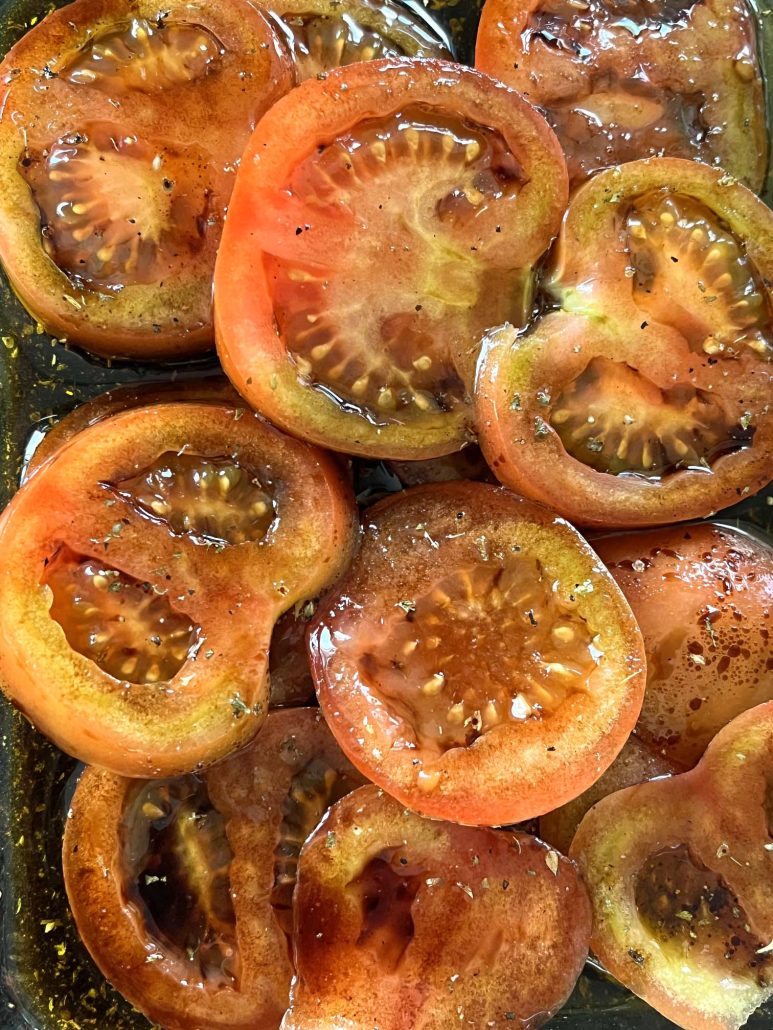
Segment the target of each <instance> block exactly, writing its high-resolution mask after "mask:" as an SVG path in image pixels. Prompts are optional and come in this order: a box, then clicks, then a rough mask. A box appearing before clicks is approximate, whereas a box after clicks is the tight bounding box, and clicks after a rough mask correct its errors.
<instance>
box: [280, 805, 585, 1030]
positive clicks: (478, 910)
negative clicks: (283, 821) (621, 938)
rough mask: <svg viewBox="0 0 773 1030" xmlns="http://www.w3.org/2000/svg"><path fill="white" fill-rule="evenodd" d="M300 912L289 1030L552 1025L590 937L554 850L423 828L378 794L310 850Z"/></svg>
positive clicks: (580, 894)
mask: <svg viewBox="0 0 773 1030" xmlns="http://www.w3.org/2000/svg"><path fill="white" fill-rule="evenodd" d="M295 906H296V918H297V920H298V922H297V928H298V931H297V939H296V963H297V967H298V976H297V980H296V982H295V984H294V987H293V996H292V1007H291V1009H290V1011H289V1012H288V1014H287V1015H286V1016H285V1019H284V1022H283V1024H282V1026H283V1027H284V1030H323V1028H329V1027H333V1026H335V1027H340V1026H346V1027H351V1028H352V1030H365V1028H368V1030H371V1028H373V1027H375V1026H378V1027H379V1030H404V1028H406V1027H412V1028H415V1030H446V1028H448V1027H450V1026H457V1025H458V1026H473V1027H506V1026H508V1025H510V1023H515V1024H516V1025H518V1026H530V1027H532V1026H533V1027H537V1026H541V1025H542V1024H543V1023H545V1022H547V1020H548V1019H549V1018H550V1016H551V1015H552V1014H553V1013H554V1012H555V1011H556V1010H557V1009H558V1008H560V1007H561V1005H562V1004H563V1003H564V1002H565V1001H566V999H567V998H568V996H569V994H570V992H571V990H572V987H573V986H574V983H575V981H576V980H577V977H578V975H579V973H580V970H581V968H582V965H583V962H584V960H585V956H586V954H587V948H588V936H589V932H590V914H589V906H588V900H587V896H586V894H585V889H584V887H583V885H582V882H581V880H580V878H579V877H578V875H577V872H576V870H575V868H574V866H573V865H572V863H571V862H569V861H567V859H565V858H564V857H563V856H561V855H558V854H557V853H556V852H555V851H552V850H551V849H550V848H548V847H547V846H546V845H545V844H543V843H542V842H541V841H538V840H536V838H534V837H529V836H528V835H526V834H523V833H505V832H501V831H497V830H488V829H481V828H479V827H474V828H471V827H463V826H457V825H454V824H452V823H447V822H435V821H430V820H428V819H422V818H421V817H420V816H417V815H413V814H412V813H410V812H408V811H406V810H405V809H404V808H403V806H402V805H401V804H400V803H399V802H397V801H395V800H394V799H392V798H390V797H388V796H387V795H385V794H384V793H383V792H382V791H380V790H378V789H377V788H376V787H373V786H368V787H362V788H360V789H359V790H356V791H353V792H352V793H351V794H349V795H347V797H345V798H343V799H342V800H341V801H339V802H338V803H337V804H335V805H333V806H332V808H331V809H330V811H329V812H328V814H327V816H326V818H325V819H324V820H323V822H322V823H321V824H320V826H319V827H318V829H317V830H316V831H315V833H314V834H313V835H312V836H311V838H310V839H309V840H308V841H307V843H306V845H305V846H304V848H303V851H302V852H301V859H300V863H299V866H298V885H297V888H296V895H295ZM514 972H515V973H516V975H514Z"/></svg>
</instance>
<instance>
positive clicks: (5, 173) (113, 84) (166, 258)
mask: <svg viewBox="0 0 773 1030" xmlns="http://www.w3.org/2000/svg"><path fill="white" fill-rule="evenodd" d="M292 81H293V77H292V65H291V60H290V57H289V54H287V53H286V52H285V51H284V49H282V48H280V45H279V42H278V39H277V38H276V37H275V35H274V32H273V30H272V28H271V26H270V24H269V22H268V21H267V20H266V18H265V17H264V16H263V15H262V14H261V13H260V12H259V11H258V9H257V8H256V7H255V6H254V5H253V4H251V3H249V2H246V0H230V2H228V3H224V2H222V0H204V2H202V3H200V4H198V5H197V6H196V7H195V8H193V7H191V6H190V4H188V3H185V2H184V0H170V3H168V4H166V6H165V7H164V8H163V10H162V11H159V8H158V6H157V5H154V4H151V3H149V2H148V0H137V2H136V3H132V4H131V5H127V4H126V3H125V2H123V0H75V3H71V4H68V5H67V6H66V7H65V8H64V9H63V10H60V11H54V12H53V13H51V14H49V15H48V16H47V17H46V18H44V19H43V20H42V21H41V22H40V24H38V25H36V26H35V28H34V29H32V30H31V31H30V32H28V33H27V35H26V36H24V37H23V38H22V39H21V40H20V42H18V43H17V44H16V46H14V47H13V48H12V49H11V51H10V52H9V53H8V55H7V56H6V58H5V60H4V61H3V63H2V66H0V83H1V84H2V86H1V87H0V112H1V114H0V260H2V263H3V265H4V267H5V270H6V272H7V274H8V277H9V279H10V280H11V284H12V286H13V288H14V290H15V291H16V292H17V293H18V295H19V297H20V299H21V300H22V303H23V304H24V305H25V307H27V308H28V309H29V311H30V312H31V313H32V314H33V316H34V317H35V318H37V319H38V320H39V321H41V322H42V323H43V324H44V325H45V326H46V328H47V329H49V330H50V331H51V332H52V333H55V334H56V335H58V336H61V337H63V338H66V339H69V340H73V341H75V342H77V343H81V344H83V345H84V346H85V347H87V348H88V349H89V350H92V351H94V352H96V353H98V354H104V355H109V356H120V357H128V358H139V357H141V358H145V359H147V358H171V357H178V356H182V355H185V354H191V353H193V352H195V351H200V350H202V349H204V348H206V347H208V346H210V345H211V344H212V337H213V330H212V318H211V290H212V271H213V267H214V260H215V252H216V250H217V247H218V243H219V241H220V233H221V230H222V225H223V218H224V214H225V209H226V207H227V204H228V199H229V196H230V193H231V188H232V185H233V180H234V174H235V171H236V167H237V166H238V163H239V159H240V157H241V153H242V150H243V149H244V146H245V144H246V142H247V139H248V137H249V135H250V132H251V131H252V129H253V128H254V126H255V123H256V122H257V120H258V119H259V118H260V116H261V115H262V114H263V112H264V111H265V110H266V109H267V108H268V107H270V105H271V104H272V103H273V102H274V101H275V100H276V99H277V98H278V97H279V96H281V95H282V94H283V93H285V92H286V91H287V90H288V89H289V88H290V87H291V85H292Z"/></svg>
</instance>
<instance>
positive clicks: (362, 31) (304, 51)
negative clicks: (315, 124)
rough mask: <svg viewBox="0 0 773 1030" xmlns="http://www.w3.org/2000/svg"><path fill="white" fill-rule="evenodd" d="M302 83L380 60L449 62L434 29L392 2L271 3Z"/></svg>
mask: <svg viewBox="0 0 773 1030" xmlns="http://www.w3.org/2000/svg"><path fill="white" fill-rule="evenodd" d="M270 12H271V15H272V16H273V18H274V20H275V21H276V22H278V24H279V26H280V28H281V29H282V31H283V33H284V35H285V37H286V39H287V43H288V46H289V48H290V51H291V53H292V55H293V59H294V61H295V71H296V76H297V78H298V79H299V80H300V81H303V80H304V79H311V78H315V77H316V76H317V75H320V74H322V73H324V72H329V71H331V70H332V69H333V68H338V67H340V66H341V65H345V64H352V63H354V62H355V61H373V60H376V59H378V58H380V57H398V58H399V57H450V56H451V55H450V53H449V50H448V47H447V46H446V45H445V42H444V41H442V40H441V38H440V36H439V34H438V31H437V30H436V28H435V26H434V25H432V24H431V23H430V22H429V21H428V20H427V19H426V18H422V17H421V16H420V14H417V13H415V12H414V11H413V10H411V8H410V7H408V6H406V5H403V4H396V3H392V2H391V0H272V3H271V4H270Z"/></svg>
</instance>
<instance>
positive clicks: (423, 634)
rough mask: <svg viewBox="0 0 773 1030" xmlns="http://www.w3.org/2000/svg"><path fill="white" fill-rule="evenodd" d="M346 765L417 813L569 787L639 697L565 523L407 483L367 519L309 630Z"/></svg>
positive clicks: (611, 743)
mask: <svg viewBox="0 0 773 1030" xmlns="http://www.w3.org/2000/svg"><path fill="white" fill-rule="evenodd" d="M309 647H310V652H311V661H312V672H313V675H314V678H315V682H316V686H317V693H318V696H319V702H320V705H321V707H322V710H323V711H324V713H325V715H326V717H327V719H328V721H329V723H330V726H331V729H332V730H333V733H334V734H335V736H336V739H337V740H338V741H339V743H340V744H341V747H342V748H343V749H344V751H345V752H346V754H348V755H349V757H350V758H351V760H352V762H354V764H355V765H356V766H357V767H358V768H359V769H361V770H362V771H363V772H364V773H366V775H367V776H368V777H369V778H370V779H372V780H373V781H374V782H375V783H377V784H378V785H379V786H382V787H384V789H385V790H388V791H389V793H390V794H392V795H393V796H394V797H396V798H398V799H399V800H400V801H401V802H402V803H404V804H406V805H408V806H409V807H410V808H412V809H414V810H415V811H417V812H420V813H422V814H423V815H429V816H433V817H436V818H450V819H454V820H455V821H457V822H461V823H471V824H475V823H477V824H487V825H503V824H507V823H515V822H520V821H522V820H524V819H531V818H533V817H535V816H537V815H540V814H542V813H543V812H547V811H549V810H550V809H553V808H556V807H557V806H558V805H561V804H563V803H564V801H568V800H569V799H570V798H573V797H576V796H577V795H578V794H580V793H582V791H583V790H585V789H586V788H587V787H589V786H590V785H591V783H593V782H594V781H595V780H597V779H598V777H599V776H600V775H601V773H602V772H603V771H604V769H606V768H607V766H608V765H609V764H610V763H611V762H612V760H613V759H614V757H615V755H616V754H617V753H618V752H619V751H620V749H621V748H622V746H623V744H624V743H625V740H626V738H627V737H628V735H629V733H630V731H631V729H632V728H633V724H634V722H635V721H636V717H637V715H638V712H639V709H640V707H641V700H642V693H643V690H644V652H643V644H642V640H641V636H640V634H639V630H638V627H637V626H636V623H635V622H634V619H633V616H632V615H631V611H630V609H629V608H628V605H627V604H626V602H625V600H624V598H623V596H622V594H621V593H620V592H619V590H618V588H617V586H616V585H615V583H614V581H613V580H612V578H611V577H610V575H609V574H608V573H607V571H606V569H604V567H603V565H602V564H601V562H600V561H599V559H598V558H597V557H596V555H595V554H594V553H593V551H591V549H590V547H589V546H588V545H587V544H586V543H585V541H584V540H583V539H582V537H581V536H580V535H579V533H577V532H576V530H574V529H573V528H572V527H571V526H569V525H568V524H567V523H566V522H565V521H564V520H563V519H559V518H557V517H556V516H555V515H554V514H553V513H552V512H550V511H547V510H546V509H544V508H542V507H540V506H538V505H534V504H531V503H530V502H528V501H525V500H523V499H522V498H520V497H516V496H514V495H513V494H510V493H509V492H508V491H506V490H503V489H501V488H499V487H494V486H489V485H486V484H483V483H470V482H457V483H444V484H437V485H432V486H423V487H414V488H413V489H412V490H407V491H405V492H404V493H401V494H397V495H395V496H392V497H389V498H387V499H386V500H384V501H382V502H380V503H379V504H377V505H375V506H374V507H373V508H371V509H370V510H369V511H368V512H367V514H366V516H365V538H364V542H363V545H362V549H361V550H360V552H359V554H358V556H357V557H356V558H355V560H354V563H353V564H352V567H351V569H350V570H349V572H348V573H347V575H346V576H344V577H343V579H342V580H341V582H340V583H339V584H337V586H336V589H335V591H334V592H333V593H332V594H331V595H328V596H327V597H326V598H323V600H322V601H321V602H320V606H319V609H318V611H317V615H316V616H315V619H314V621H313V622H312V624H311V629H310V635H309Z"/></svg>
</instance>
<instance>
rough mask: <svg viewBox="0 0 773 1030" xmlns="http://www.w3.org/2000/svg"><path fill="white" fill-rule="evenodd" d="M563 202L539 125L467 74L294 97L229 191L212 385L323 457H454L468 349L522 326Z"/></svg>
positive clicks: (354, 80)
mask: <svg viewBox="0 0 773 1030" xmlns="http://www.w3.org/2000/svg"><path fill="white" fill-rule="evenodd" d="M566 191H567V183H566V169H565V166H564V162H563V158H562V156H561V153H560V148H559V146H558V143H557V141H556V139H555V136H554V135H553V133H552V131H551V130H550V128H549V126H548V125H547V123H546V122H545V121H544V119H542V118H541V117H540V116H539V115H538V114H537V113H536V112H535V111H534V110H533V108H531V107H530V106H529V105H527V104H525V103H524V101H523V100H522V99H521V98H520V97H519V96H518V95H517V94H515V93H514V92H512V91H510V90H508V89H505V88H504V87H503V86H501V85H499V84H497V83H495V82H493V81H492V80H491V79H489V78H488V77H487V76H484V75H482V74H480V73H479V72H475V71H474V70H472V69H469V68H462V67H461V66H459V65H455V64H451V63H447V62H442V61H430V60H426V61H424V60H402V61H399V60H381V61H371V62H367V63H360V64H356V65H351V66H349V67H348V68H342V69H337V70H335V71H332V72H330V74H329V75H328V76H327V77H326V78H323V79H320V80H318V79H313V80H309V81H307V82H305V83H302V84H301V85H300V86H299V87H298V88H297V89H295V90H293V91H292V93H290V94H289V95H288V96H287V97H285V98H284V99H283V101H282V102H281V103H279V104H276V105H275V106H274V107H273V108H272V109H271V111H270V112H269V113H268V114H267V115H266V117H265V118H264V119H263V120H262V121H261V123H260V126H259V128H258V129H257V131H256V132H255V134H254V135H253V137H252V140H251V142H250V144H249V147H248V148H247V151H246V153H245V156H244V159H243V161H242V165H241V169H240V172H239V175H238V176H237V185H236V188H235V192H234V195H233V198H232V202H231V205H230V207H229V211H228V223H227V226H226V229H225V232H224V235H223V243H222V246H221V248H220V251H219V256H218V264H217V271H216V282H215V318H216V328H217V339H218V348H219V352H220V356H221V360H222V362H223V367H224V368H225V370H226V372H227V374H228V376H229V378H230V379H231V381H232V382H233V384H234V386H235V387H236V388H237V389H238V390H239V392H240V393H241V394H242V395H243V396H244V397H246V398H247V400H248V401H249V403H250V404H251V405H252V406H253V407H254V408H256V409H257V410H259V411H261V412H263V413H264V414H265V415H267V416H268V417H269V418H271V419H272V421H274V422H276V423H277V424H278V425H280V426H283V427H284V428H285V429H287V430H288V431H290V432H293V433H296V434H298V435H301V436H303V437H304V438H307V439H309V440H312V441H315V442H317V443H320V444H323V445H325V446H329V447H331V448H332V449H334V450H340V451H346V452H348V453H351V454H360V455H366V456H368V455H371V456H375V457H392V458H421V457H432V456H436V455H440V454H446V453H450V452H452V451H455V450H459V449H460V448H461V447H462V446H463V445H464V444H465V443H467V442H469V438H470V437H469V428H468V422H469V403H468V401H469V390H470V388H471V386H472V379H473V373H474V364H475V358H476V355H477V351H478V347H479V342H480V336H481V333H482V331H483V329H485V328H486V327H487V326H490V325H492V324H495V322H496V321H497V320H498V319H499V320H501V319H502V318H508V319H510V320H511V321H513V322H515V323H516V324H522V323H523V322H524V320H525V319H526V318H527V316H528V313H529V312H530V311H531V306H532V293H533V279H534V276H533V267H534V264H535V262H536V261H537V260H538V259H539V257H540V255H541V254H542V253H543V252H544V251H545V249H546V248H547V246H548V245H549V243H550V241H551V239H552V237H553V235H554V234H555V232H556V231H557V229H558V223H559V219H560V217H561V213H562V211H563V208H564V205H565V201H566ZM374 270H377V271H376V272H374Z"/></svg>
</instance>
